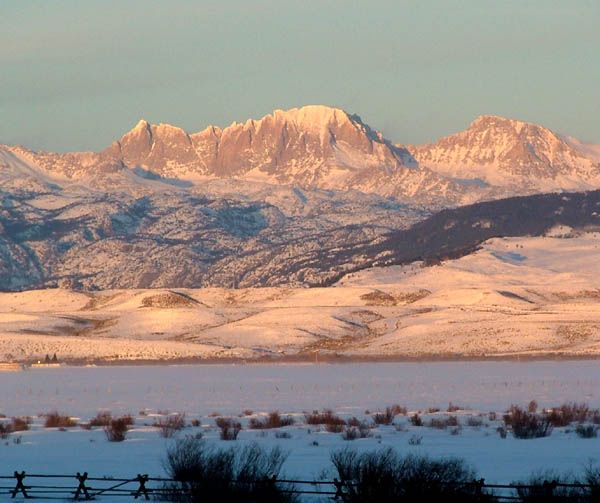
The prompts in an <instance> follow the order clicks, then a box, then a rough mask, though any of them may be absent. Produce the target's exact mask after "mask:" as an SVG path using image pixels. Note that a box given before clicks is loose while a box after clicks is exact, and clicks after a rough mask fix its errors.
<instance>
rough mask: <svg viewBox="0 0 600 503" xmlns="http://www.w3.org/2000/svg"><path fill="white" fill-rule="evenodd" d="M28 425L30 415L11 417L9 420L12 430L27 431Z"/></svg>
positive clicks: (29, 423)
mask: <svg viewBox="0 0 600 503" xmlns="http://www.w3.org/2000/svg"><path fill="white" fill-rule="evenodd" d="M30 425H31V418H30V417H13V418H12V420H11V428H12V431H27V430H28V429H29V426H30Z"/></svg>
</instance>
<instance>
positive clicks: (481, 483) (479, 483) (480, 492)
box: [475, 479, 485, 501]
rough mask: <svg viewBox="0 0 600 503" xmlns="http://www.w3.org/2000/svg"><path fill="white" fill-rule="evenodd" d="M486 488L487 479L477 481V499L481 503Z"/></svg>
mask: <svg viewBox="0 0 600 503" xmlns="http://www.w3.org/2000/svg"><path fill="white" fill-rule="evenodd" d="M484 487H485V479H479V480H476V481H475V499H476V500H477V501H481V500H482V499H483V488H484Z"/></svg>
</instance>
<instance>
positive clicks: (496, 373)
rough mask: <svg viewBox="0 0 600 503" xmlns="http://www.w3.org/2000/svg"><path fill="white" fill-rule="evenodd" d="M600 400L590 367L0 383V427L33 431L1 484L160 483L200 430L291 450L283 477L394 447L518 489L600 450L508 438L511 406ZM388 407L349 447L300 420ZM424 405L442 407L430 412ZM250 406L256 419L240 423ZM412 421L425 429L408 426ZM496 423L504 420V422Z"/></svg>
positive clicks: (67, 377)
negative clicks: (396, 410)
mask: <svg viewBox="0 0 600 503" xmlns="http://www.w3.org/2000/svg"><path fill="white" fill-rule="evenodd" d="M599 390H600V366H599V365H598V364H597V362H595V361H580V362H529V363H516V362H487V363H476V362H454V363H383V364H348V365H327V364H323V365H308V364H296V365H213V366H206V365H196V366H163V367H156V366H136V367H131V366H116V367H111V368H107V367H97V368H59V369H35V370H30V371H28V372H21V373H12V374H6V375H3V376H2V378H1V379H0V414H4V415H6V416H7V418H6V419H2V420H1V421H4V422H8V421H10V417H12V416H17V415H19V416H23V415H33V416H34V418H33V424H32V427H31V429H30V430H29V431H23V432H16V433H12V434H10V435H9V436H8V437H7V438H6V439H4V440H3V441H2V442H0V459H1V460H2V461H1V462H0V475H11V474H12V473H13V471H14V470H25V471H26V472H28V473H59V474H74V473H76V472H77V471H79V472H83V471H88V472H89V473H90V476H100V477H102V476H115V477H129V476H131V477H135V476H136V475H137V474H138V473H148V474H151V475H153V476H161V475H163V474H164V466H163V461H164V458H165V453H166V449H167V448H168V447H169V446H170V445H172V444H173V442H174V441H175V440H176V438H183V437H185V436H186V435H197V434H199V433H201V434H202V437H203V439H205V440H206V441H207V442H209V443H211V444H215V445H217V446H219V447H234V446H235V447H239V446H242V445H247V444H248V443H250V442H254V441H256V442H258V443H259V444H260V445H262V446H265V447H270V446H275V445H278V446H280V447H281V448H283V449H284V450H285V451H286V452H288V453H289V458H288V459H287V461H286V463H285V465H284V471H285V473H286V474H287V475H289V476H291V477H302V478H309V479H312V478H318V477H320V476H325V477H326V478H328V479H331V477H332V475H333V474H332V472H329V473H326V474H325V475H324V474H323V471H324V470H325V471H327V470H330V468H331V465H330V461H329V457H330V454H331V452H332V451H335V450H338V449H341V448H344V447H349V448H352V449H357V450H359V451H363V450H373V449H379V448H383V447H388V446H389V447H393V448H395V449H397V450H398V451H399V452H400V453H403V454H406V453H416V454H428V455H431V456H435V457H445V456H455V457H460V458H464V459H465V460H466V461H467V462H468V463H469V464H470V465H472V466H473V467H474V468H476V469H477V471H478V473H479V476H481V477H484V478H485V479H486V481H487V482H488V483H494V482H496V483H510V482H512V481H515V480H523V479H525V478H527V477H528V476H529V475H530V474H531V473H532V472H534V471H537V470H544V469H554V470H555V471H557V472H560V473H564V472H565V471H573V472H577V473H580V472H581V471H582V470H583V469H584V467H585V466H586V465H587V464H588V463H589V462H598V461H600V459H599V457H598V452H599V451H598V447H599V442H600V439H598V438H590V439H583V438H579V437H578V436H577V435H576V433H575V431H574V426H572V427H564V428H555V429H554V430H553V431H552V433H551V435H550V436H548V437H545V438H539V439H534V440H519V439H516V438H514V437H513V436H512V435H511V434H510V433H509V434H508V436H507V437H506V438H502V437H501V436H500V435H499V433H498V432H497V427H498V426H500V425H501V424H502V413H503V412H504V411H505V410H506V408H507V407H508V406H509V405H510V404H511V403H516V404H520V405H527V404H528V403H529V401H530V400H532V399H535V400H537V401H538V402H539V406H540V408H543V407H551V406H556V405H560V404H562V403H563V402H571V401H577V402H587V403H588V404H589V405H590V406H591V407H598V406H600V391H599ZM450 401H451V402H452V403H453V404H455V405H457V406H460V410H458V411H455V412H453V413H452V415H454V416H456V417H457V418H458V421H459V423H460V425H461V426H460V428H458V430H457V431H454V430H455V428H452V427H448V428H444V429H436V428H433V427H431V426H429V423H430V421H431V420H432V419H442V418H445V417H448V416H449V413H448V412H447V411H446V409H447V407H448V405H449V403H448V402H450ZM393 404H399V405H402V406H406V407H407V408H408V415H398V416H396V417H395V419H394V424H393V425H388V426H385V425H380V426H377V427H375V428H374V429H372V430H371V435H372V436H371V437H369V438H364V439H358V440H354V441H345V440H343V438H342V436H341V434H339V433H330V432H328V431H326V429H325V428H324V427H323V426H312V425H307V424H306V419H305V416H304V412H305V411H308V412H312V411H313V410H314V409H319V410H323V409H324V408H331V409H332V410H333V412H334V413H335V414H339V415H340V416H341V417H342V418H343V419H348V418H350V417H353V416H356V417H358V418H359V419H361V420H365V421H367V422H369V423H370V424H372V423H373V416H372V413H373V412H374V411H380V410H383V409H384V408H385V407H386V406H389V405H393ZM430 407H434V408H439V409H441V410H439V411H437V412H436V411H432V412H428V410H427V409H428V408H430ZM246 409H250V410H251V412H246V414H247V415H242V417H238V416H240V415H241V414H242V411H244V410H246ZM366 409H369V410H370V413H367V412H366ZM52 410H57V411H58V412H60V413H62V414H67V415H70V416H74V417H76V418H78V420H79V422H86V421H88V420H89V419H90V418H92V417H94V416H95V415H96V413H97V412H98V411H99V410H104V411H111V412H112V413H113V414H114V415H121V414H125V413H132V414H133V415H134V416H135V425H134V426H133V428H132V430H131V431H130V432H129V434H128V435H127V439H126V440H125V442H123V443H112V442H108V441H107V439H106V437H105V435H104V432H103V431H102V429H101V428H94V429H92V430H86V429H83V428H80V427H79V426H77V427H72V428H66V430H65V431H60V430H59V429H56V428H45V427H44V425H43V421H44V418H43V417H42V416H38V414H44V413H47V412H50V411H52ZM273 410H279V411H280V412H281V414H282V415H288V414H289V415H291V416H292V417H293V418H294V420H295V424H294V425H292V426H287V427H284V428H278V429H274V430H251V429H249V428H248V423H249V420H250V419H251V418H258V419H263V418H264V417H265V416H266V414H267V413H268V412H270V411H273ZM159 411H162V412H159ZM168 411H170V412H171V413H174V412H179V413H185V414H186V423H187V424H188V426H187V427H186V428H185V429H184V430H182V431H180V432H179V433H178V434H176V436H175V437H174V438H170V439H166V438H163V437H161V436H160V434H159V429H158V428H155V427H153V426H152V425H153V424H154V423H155V422H156V421H157V420H160V419H161V418H164V417H165V415H166V414H168ZM418 411H420V412H421V415H422V418H423V420H424V423H425V425H424V426H414V425H412V424H411V422H410V420H409V416H410V415H411V414H413V413H415V412H418ZM490 412H496V413H497V414H496V418H494V417H493V416H492V417H491V416H490ZM216 416H224V417H233V418H234V419H235V420H237V421H240V422H241V423H242V425H243V430H242V431H241V433H240V435H239V438H238V440H237V441H233V442H226V441H222V440H220V439H219V430H218V429H217V428H216V426H215V417H216ZM192 420H198V423H197V424H198V426H191V425H190V423H191V422H192ZM15 439H18V440H15Z"/></svg>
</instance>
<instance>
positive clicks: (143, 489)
mask: <svg viewBox="0 0 600 503" xmlns="http://www.w3.org/2000/svg"><path fill="white" fill-rule="evenodd" d="M135 480H137V482H139V484H140V487H138V489H137V491H136V492H135V494H134V495H133V496H134V499H138V498H139V497H140V496H141V495H142V494H143V495H144V499H147V500H149V499H150V497H149V496H148V489H146V482H148V475H146V474H144V475H140V474H139V473H138V476H137V477H136V478H135Z"/></svg>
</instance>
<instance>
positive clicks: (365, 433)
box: [342, 421, 372, 440]
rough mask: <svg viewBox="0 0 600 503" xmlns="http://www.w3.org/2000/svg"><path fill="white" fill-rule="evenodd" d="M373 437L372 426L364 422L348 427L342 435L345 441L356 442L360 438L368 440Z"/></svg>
mask: <svg viewBox="0 0 600 503" xmlns="http://www.w3.org/2000/svg"><path fill="white" fill-rule="evenodd" d="M371 435H372V433H371V428H370V426H369V425H368V424H367V423H366V422H365V421H363V422H362V423H358V424H355V425H352V426H350V425H349V426H346V428H345V429H344V431H343V433H342V438H343V439H344V440H356V439H358V438H368V437H370V436H371Z"/></svg>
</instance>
